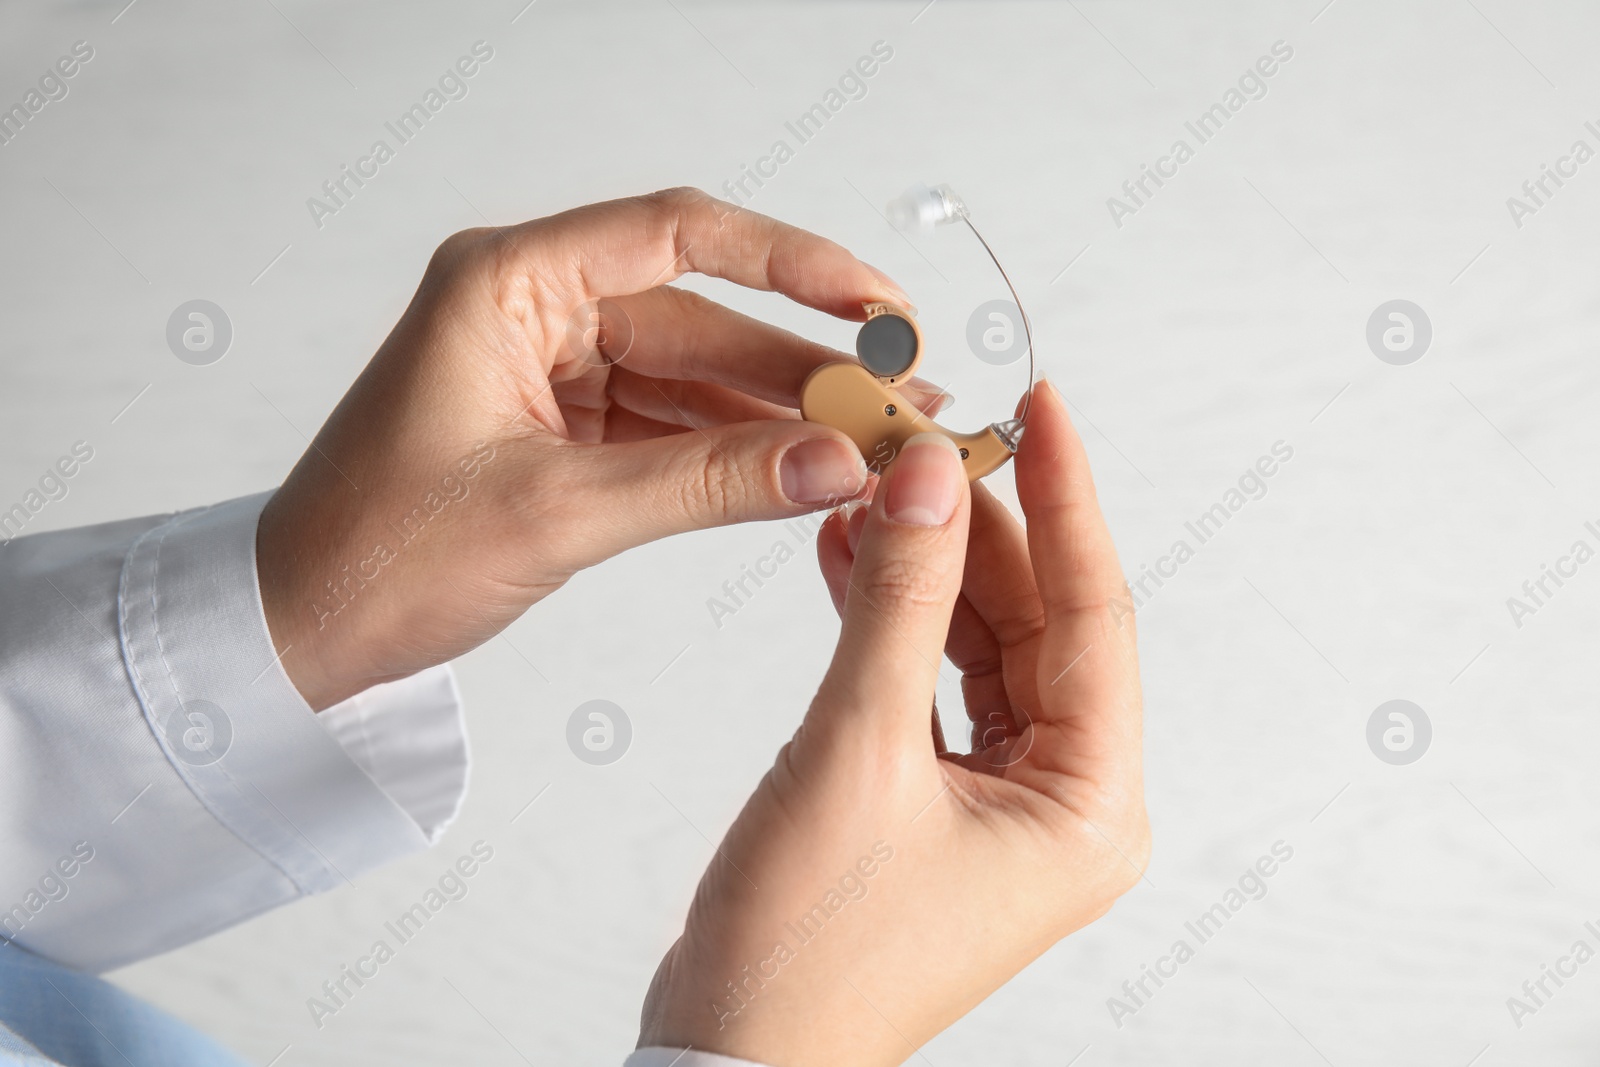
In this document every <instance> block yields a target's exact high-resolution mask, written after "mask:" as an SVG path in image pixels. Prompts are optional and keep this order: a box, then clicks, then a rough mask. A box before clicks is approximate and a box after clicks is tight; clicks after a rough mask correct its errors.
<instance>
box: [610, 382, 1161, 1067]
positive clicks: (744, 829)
mask: <svg viewBox="0 0 1600 1067" xmlns="http://www.w3.org/2000/svg"><path fill="white" fill-rule="evenodd" d="M930 438H931V439H930ZM913 441H914V443H908V446H907V447H906V448H905V450H904V451H902V453H901V454H900V456H899V457H898V459H897V460H896V461H895V463H894V464H893V465H892V466H891V467H890V468H889V470H888V471H887V472H886V474H885V475H884V478H883V480H882V482H880V484H879V486H878V489H877V491H876V494H875V499H874V500H873V502H872V504H871V507H870V510H864V511H859V512H857V514H856V515H855V516H854V517H853V518H852V521H851V522H850V523H849V524H848V526H847V525H846V524H845V523H844V522H842V521H840V520H839V519H837V518H830V521H829V522H828V523H827V524H826V525H825V526H824V528H823V532H822V533H821V535H820V541H819V548H818V552H819V554H820V556H821V561H822V567H823V571H824V573H825V575H826V577H827V579H828V584H829V587H830V589H832V591H833V593H834V598H835V601H836V603H839V604H840V605H841V610H842V613H843V616H844V624H843V629H842V632H841V634H840V637H839V646H838V650H837V651H836V652H835V654H834V660H833V664H832V666H831V668H830V669H829V671H828V673H827V676H826V677H825V679H824V680H823V683H822V686H821V689H820V690H819V692H818V693H817V696H816V699H815V700H814V701H813V702H812V704H811V708H810V710H809V711H808V712H807V714H806V717H805V720H804V722H803V723H802V724H801V726H800V729H799V730H798V731H797V732H796V734H795V737H794V740H793V741H791V742H790V743H789V744H788V745H786V746H785V747H784V749H783V750H782V751H781V752H780V753H779V755H778V759H777V764H776V766H774V767H773V769H772V771H771V772H770V773H769V774H768V775H767V776H766V778H765V779H763V781H762V782H761V785H760V786H759V787H758V788H757V790H756V793H755V795H754V796H753V797H752V798H751V799H750V801H749V803H748V804H747V805H746V806H745V809H744V811H743V812H742V813H741V814H740V815H739V817H738V819H737V820H736V821H735V822H734V824H733V827H732V828H731V829H730V830H729V832H728V835H727V837H726V839H725V840H724V841H723V843H722V846H721V847H720V848H719V849H718V851H717V855H716V857H714V858H713V859H712V861H711V866H710V868H709V870H708V871H707V872H706V875H705V877H704V879H703V880H702V881H701V883H700V888H699V891H698V893H697V894H696V896H695V900H694V904H693V906H692V907H691V909H690V912H689V918H688V922H687V925H686V928H685V931H684V934H683V937H682V938H681V939H680V940H679V941H678V943H677V944H676V945H674V946H673V948H672V949H671V951H670V952H669V953H668V954H667V957H666V959H665V960H664V961H663V962H662V964H661V967H660V969H659V970H658V971H657V973H656V978H655V981H654V983H653V984H652V987H651V990H650V994H649V997H648V999H647V1001H646V1004H645V1009H644V1019H643V1032H642V1035H641V1040H640V1044H641V1045H642V1046H651V1045H663V1046H669V1047H680V1048H681V1047H694V1048H697V1049H706V1050H710V1051H714V1052H721V1053H724V1054H728V1055H733V1056H741V1057H744V1058H747V1059H753V1060H757V1061H759V1062H762V1063H767V1064H773V1065H777V1067H807V1065H811V1064H826V1065H830V1067H833V1065H838V1064H892V1063H899V1062H901V1061H902V1060H904V1059H906V1058H907V1057H909V1056H910V1055H911V1054H912V1052H913V1051H914V1050H915V1049H916V1048H918V1047H920V1046H921V1045H922V1044H923V1043H924V1042H926V1041H927V1040H928V1039H929V1038H931V1037H933V1036H934V1035H935V1034H937V1033H938V1032H939V1031H941V1030H943V1029H944V1028H945V1027H947V1026H949V1025H950V1024H951V1023H952V1022H954V1021H955V1020H956V1019H957V1018H959V1017H960V1016H961V1015H963V1014H964V1013H966V1012H967V1011H968V1010H970V1009H971V1008H972V1007H973V1006H975V1005H976V1004H977V1003H978V1002H979V1001H981V1000H982V999H983V998H984V997H986V996H987V995H988V994H989V993H991V992H992V991H994V990H995V989H996V988H998V987H999V986H1000V985H1001V984H1003V983H1004V982H1005V981H1006V980H1008V979H1009V978H1011V977H1012V976H1013V975H1014V974H1016V973H1017V972H1018V971H1020V970H1021V969H1022V968H1023V967H1025V966H1026V965H1027V964H1028V963H1029V962H1030V961H1032V960H1033V959H1034V958H1035V957H1037V956H1038V955H1039V954H1040V953H1042V952H1044V951H1045V949H1047V948H1049V947H1050V946H1051V945H1053V944H1054V943H1055V942H1056V941H1058V940H1060V939H1061V938H1062V937H1065V936H1066V935H1067V934H1070V933H1072V932H1073V931H1074V930H1077V929H1078V928H1080V927H1082V926H1084V925H1085V924H1087V923H1089V922H1092V921H1093V920H1094V919H1096V918H1098V917H1099V916H1101V915H1103V914H1105V912H1106V911H1107V910H1108V909H1109V908H1110V907H1111V904H1112V902H1113V901H1115V900H1116V899H1117V897H1119V896H1120V895H1121V894H1122V893H1124V892H1126V891H1127V890H1128V889H1129V888H1131V887H1132V886H1133V885H1134V883H1135V882H1136V881H1137V880H1138V879H1139V877H1140V876H1141V873H1142V872H1143V870H1144V866H1145V863H1146V861H1147V858H1148V855H1149V847H1150V846H1149V842H1150V833H1149V824H1148V822H1147V819H1146V816H1145V808H1144V796H1143V779H1142V771H1141V765H1140V697H1139V679H1138V663H1137V655H1136V651H1135V636H1134V631H1133V628H1132V621H1131V619H1128V620H1125V621H1126V625H1123V621H1122V620H1118V619H1117V618H1116V617H1115V616H1114V613H1113V610H1112V607H1111V602H1112V601H1113V600H1114V599H1116V598H1120V597H1122V596H1123V595H1124V586H1123V579H1122V574H1121V571H1120V569H1119V567H1118V564H1117V557H1116V552H1115V550H1114V548H1113V547H1112V544H1111V538H1110V535H1109V533H1108V531H1107V530H1106V526H1105V522H1104V520H1103V519H1102V517H1101V515H1100V510H1099V506H1098V504H1097V503H1096V501H1095V494H1094V485H1093V482H1092V480H1091V478H1090V473H1089V465H1088V462H1087V459H1086V457H1085V455H1084V452H1083V447H1082V443H1081V442H1080V441H1079V439H1078V437H1077V434H1076V433H1075V432H1074V430H1073V428H1072V426H1071V423H1070V422H1069V421H1068V418H1067V413H1066V408H1065V404H1064V403H1063V401H1062V400H1061V397H1060V395H1059V394H1058V393H1056V391H1055V390H1054V389H1053V388H1052V387H1050V386H1048V385H1046V386H1042V387H1041V388H1039V389H1038V390H1037V392H1036V394H1035V397H1034V401H1033V407H1032V412H1031V414H1030V416H1029V419H1028V430H1027V435H1026V436H1025V437H1024V438H1023V441H1022V448H1021V451H1020V453H1019V454H1018V456H1017V459H1016V463H1017V490H1018V496H1019V497H1020V498H1021V502H1022V507H1023V511H1024V512H1025V513H1026V515H1027V519H1028V525H1027V530H1026V532H1024V531H1023V529H1022V528H1021V527H1020V526H1019V525H1018V524H1017V522H1016V521H1015V520H1014V519H1013V518H1012V516H1011V515H1010V513H1009V512H1008V511H1007V510H1006V509H1005V507H1004V506H1003V505H1001V504H1000V503H999V502H997V501H996V500H995V499H994V497H992V496H990V495H989V494H988V493H987V492H986V491H984V490H983V489H982V487H981V486H978V487H974V489H973V490H972V493H971V495H970V496H969V493H968V487H967V484H966V481H965V479H964V478H963V477H962V474H961V469H960V466H959V462H958V460H957V458H956V456H955V453H954V450H953V448H951V447H949V445H948V442H947V441H945V440H944V439H942V438H938V437H936V436H934V435H927V436H926V437H924V438H918V439H913ZM969 512H970V522H971V533H970V543H969V534H968V521H969ZM963 562H964V564H965V566H964V567H963ZM941 654H945V655H948V656H949V658H950V659H951V661H952V662H954V663H955V665H956V666H957V667H958V668H959V669H960V670H961V672H962V675H963V677H962V687H963V693H964V695H965V698H966V704H967V715H968V717H969V718H971V719H972V721H973V724H974V727H973V728H974V734H975V739H974V741H975V748H976V751H975V752H974V753H973V754H972V755H968V756H962V757H960V758H955V757H951V756H949V755H948V754H945V755H944V756H943V758H941V755H940V752H939V750H941V749H942V747H943V745H942V741H941V740H939V729H938V726H937V724H935V725H934V728H933V730H932V731H931V734H932V736H930V728H929V709H930V707H931V706H932V703H933V694H934V681H935V676H936V674H937V673H938V671H939V665H940V662H941Z"/></svg>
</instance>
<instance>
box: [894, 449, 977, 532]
mask: <svg viewBox="0 0 1600 1067" xmlns="http://www.w3.org/2000/svg"><path fill="white" fill-rule="evenodd" d="M888 479H889V486H888V489H887V491H886V492H885V493H884V500H883V515H884V517H885V518H886V519H888V520H889V521H891V522H898V523H904V524H907V525H911V526H943V525H945V524H946V523H948V522H949V521H950V520H951V519H952V518H953V517H954V516H955V513H956V509H957V508H958V507H959V506H960V504H961V495H962V493H963V492H964V491H965V487H966V484H967V479H966V474H965V472H964V471H963V470H962V468H961V453H960V450H959V449H958V448H957V447H956V443H955V442H954V441H952V440H950V438H948V437H946V436H945V435H944V434H942V433H919V434H916V435H915V436H913V437H911V438H909V439H908V440H907V441H906V443H905V444H903V445H901V446H900V454H899V455H897V456H896V457H895V459H894V463H893V464H891V465H890V467H889V472H888Z"/></svg>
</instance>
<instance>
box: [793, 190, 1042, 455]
mask: <svg viewBox="0 0 1600 1067" xmlns="http://www.w3.org/2000/svg"><path fill="white" fill-rule="evenodd" d="M887 217H888V219H889V221H890V222H891V223H892V224H893V225H894V226H895V227H896V228H897V229H902V230H905V229H912V228H916V229H919V230H922V231H925V232H929V231H932V230H933V229H934V228H935V227H937V226H940V225H943V224H946V223H951V222H956V221H960V222H964V223H966V225H967V229H969V230H971V231H972V234H973V236H974V237H976V238H977V239H978V243H979V244H981V245H982V246H983V250H984V251H985V252H987V253H988V255H989V259H990V260H991V261H992V262H993V263H994V265H995V268H996V269H997V270H998V271H999V272H1000V277H1001V278H1002V279H1004V280H1005V283H1006V288H1007V289H1008V290H1010V292H1011V298H1012V301H1013V302H1014V303H1015V304H1016V307H1017V311H1018V313H1019V314H1020V315H1021V316H1022V329H1023V333H1024V335H1025V336H1026V338H1027V343H1028V389H1027V392H1025V393H1024V394H1023V397H1022V404H1021V410H1020V411H1019V412H1018V413H1017V416H1016V418H1012V419H1005V420H1003V421H1001V422H996V423H992V424H990V425H989V426H988V427H986V428H985V429H983V430H980V431H978V432H977V433H956V432H954V431H951V430H946V429H945V428H944V427H942V426H940V425H939V424H938V423H936V422H934V421H933V420H932V419H931V418H929V417H928V416H927V415H925V414H923V413H922V412H920V411H918V410H917V409H916V408H915V406H913V407H912V408H910V409H908V411H909V414H908V415H907V416H906V417H903V418H901V417H897V416H899V415H900V407H899V404H900V403H903V402H904V400H903V398H901V397H900V395H899V394H898V393H896V392H895V391H894V387H895V386H898V385H900V384H902V383H903V382H904V381H905V380H906V379H907V378H908V377H910V375H911V374H912V373H913V372H914V371H915V370H916V369H917V365H918V364H919V363H921V362H922V329H921V327H919V326H918V325H917V320H916V309H914V308H910V307H901V306H899V305H896V304H888V303H871V304H866V305H864V306H863V310H864V311H865V312H866V322H864V323H863V324H862V326H861V329H860V331H859V332H858V333H857V334H856V358H857V359H858V360H859V362H858V363H853V364H852V363H829V364H824V365H823V366H821V367H818V368H817V369H816V370H814V371H812V372H811V374H810V375H809V376H808V377H807V378H806V380H805V383H804V384H803V385H802V386H801V387H800V414H801V416H802V417H803V418H805V419H808V420H810V421H812V422H820V423H824V424H826V425H828V426H832V427H834V428H835V429H838V430H842V431H844V433H845V434H846V435H847V436H848V437H849V438H850V439H851V440H852V441H854V442H855V445H856V447H857V448H859V449H860V450H861V454H862V456H864V457H865V458H866V459H867V461H868V463H869V464H871V463H875V462H886V461H887V460H885V459H884V458H883V457H891V458H892V457H893V456H895V455H898V454H899V452H900V448H901V446H902V445H904V444H905V442H906V440H907V439H908V438H910V437H912V436H914V435H916V434H919V433H929V432H932V433H940V434H943V435H944V436H945V437H947V438H949V439H950V440H951V441H952V442H953V443H955V445H956V446H957V448H958V450H959V451H960V454H961V463H962V466H963V467H964V468H965V469H966V472H967V477H968V478H969V479H977V478H982V477H983V476H984V475H986V474H989V473H991V472H992V471H994V470H996V469H997V468H999V467H1000V466H1001V465H1003V464H1004V463H1005V462H1006V460H1008V459H1010V458H1011V456H1012V455H1013V454H1014V453H1015V452H1016V450H1017V446H1018V444H1019V443H1020V442H1021V440H1022V433H1023V429H1024V427H1025V426H1026V423H1027V418H1028V408H1029V406H1030V404H1031V403H1032V401H1033V382H1034V376H1035V372H1036V370H1037V364H1036V362H1035V359H1034V351H1033V327H1032V324H1031V323H1030V322H1029V321H1028V313H1027V312H1026V311H1024V310H1023V309H1022V300H1021V298H1020V297H1019V296H1017V288H1016V286H1015V285H1012V284H1011V278H1010V276H1009V275H1007V274H1006V270H1005V268H1004V267H1002V266H1000V260H999V259H998V258H997V257H996V256H995V254H994V249H992V248H990V247H989V242H988V241H985V240H984V239H983V234H981V233H979V232H978V228H977V227H976V226H974V225H973V224H972V219H971V217H970V216H969V215H968V213H967V206H966V204H964V203H963V202H962V201H961V198H960V197H959V196H957V195H956V194H955V191H954V190H953V189H951V188H950V187H949V186H948V185H940V186H936V187H934V188H929V187H928V186H926V185H915V186H912V187H911V188H910V189H908V190H906V191H905V192H904V193H903V194H901V195H900V196H898V197H896V198H895V199H894V200H893V201H891V202H890V203H889V206H888V212H887Z"/></svg>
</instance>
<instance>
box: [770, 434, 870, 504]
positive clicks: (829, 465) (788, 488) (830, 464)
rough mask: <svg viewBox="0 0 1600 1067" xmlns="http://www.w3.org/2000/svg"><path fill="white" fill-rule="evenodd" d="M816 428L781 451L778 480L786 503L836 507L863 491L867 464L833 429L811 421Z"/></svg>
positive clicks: (865, 483) (853, 447) (850, 443)
mask: <svg viewBox="0 0 1600 1067" xmlns="http://www.w3.org/2000/svg"><path fill="white" fill-rule="evenodd" d="M813 429H814V430H817V431H820V432H817V433H815V434H814V435H813V436H811V437H808V438H806V439H804V440H802V441H799V442H798V443H796V444H792V445H790V446H788V447H787V448H785V449H784V450H783V454H782V456H781V457H780V458H779V460H778V482H779V486H780V488H781V489H782V490H783V495H784V496H785V497H787V498H788V499H789V501H790V502H792V503H795V504H801V505H804V506H808V507H819V506H823V507H836V506H838V505H839V504H841V503H843V502H845V501H848V500H854V499H855V498H857V497H859V496H860V495H861V494H862V493H863V492H865V491H866V486H867V465H866V462H865V461H864V460H863V459H862V458H861V451H860V450H859V449H858V448H856V446H855V445H854V444H853V443H852V442H851V441H850V439H849V438H848V437H846V436H845V435H844V434H842V433H840V432H839V431H837V430H832V429H830V428H828V427H823V426H818V425H816V424H813Z"/></svg>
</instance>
